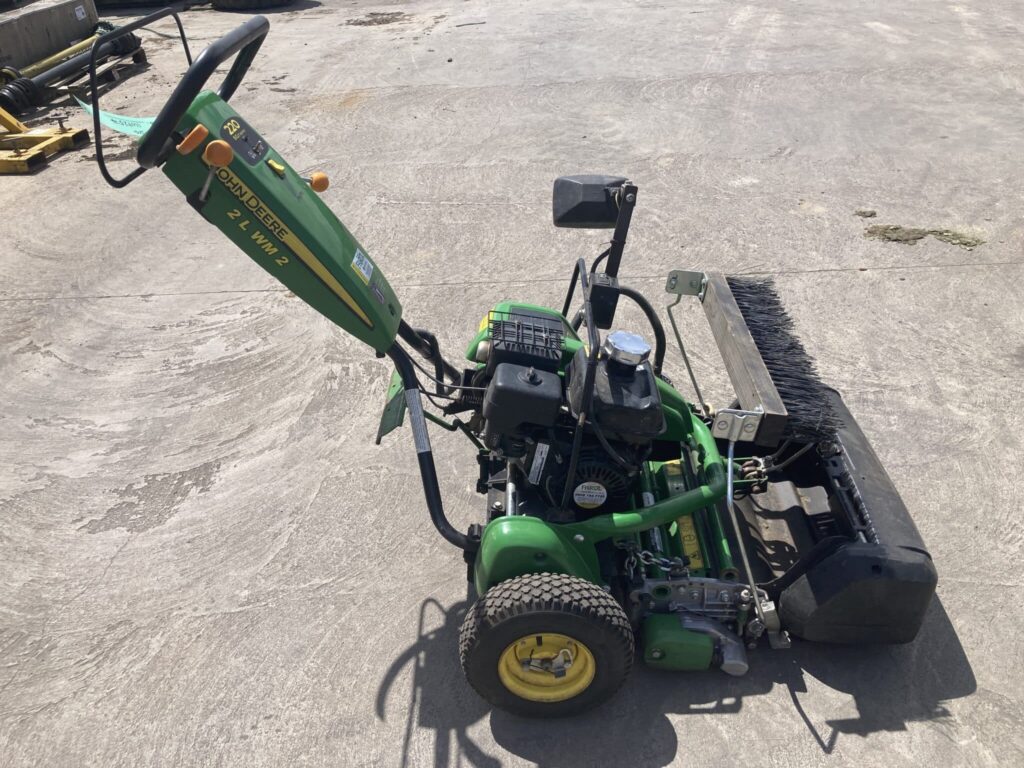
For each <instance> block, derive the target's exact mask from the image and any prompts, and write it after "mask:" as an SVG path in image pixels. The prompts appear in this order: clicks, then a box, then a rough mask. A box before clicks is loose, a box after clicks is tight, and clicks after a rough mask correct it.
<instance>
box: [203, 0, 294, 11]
mask: <svg viewBox="0 0 1024 768" xmlns="http://www.w3.org/2000/svg"><path fill="white" fill-rule="evenodd" d="M294 2H295V0H212V2H211V4H212V5H213V7H214V8H216V9H217V10H218V11H260V10H263V9H264V8H280V7H281V6H284V5H291V4H292V3H294Z"/></svg>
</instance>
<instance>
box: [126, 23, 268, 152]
mask: <svg viewBox="0 0 1024 768" xmlns="http://www.w3.org/2000/svg"><path fill="white" fill-rule="evenodd" d="M269 31H270V22H269V21H267V19H266V18H265V17H263V16H254V17H253V18H251V19H249V20H248V21H247V22H245V23H244V24H242V25H240V26H238V27H235V28H234V29H233V30H231V31H230V32H228V33H227V34H226V35H224V37H222V38H221V39H220V40H217V41H216V42H215V43H212V44H211V45H210V46H209V47H208V48H207V49H206V50H204V51H203V52H202V53H200V54H199V56H197V57H196V60H195V61H193V62H192V66H190V67H189V68H188V71H187V72H186V73H185V76H184V77H183V78H181V82H179V83H178V85H177V87H176V88H175V89H174V92H173V93H172V94H171V97H170V98H169V99H168V100H167V103H166V104H164V106H163V109H161V110H160V113H159V114H158V115H157V116H156V120H154V121H153V126H152V127H151V128H150V129H149V130H148V131H147V132H146V135H145V136H144V137H143V139H142V142H141V143H140V144H139V152H138V155H137V158H138V161H139V165H141V166H142V167H143V168H154V167H156V166H157V165H159V164H160V162H161V161H162V160H163V159H164V157H165V156H166V153H167V151H169V150H168V146H167V145H168V143H169V142H170V140H171V133H172V132H173V131H174V129H175V128H176V127H177V126H178V123H179V122H180V121H181V118H182V117H184V115H185V112H186V111H187V110H188V108H189V107H190V106H191V105H192V101H193V100H194V99H195V97H196V96H198V95H199V92H200V91H201V90H202V89H203V86H204V85H206V81H207V80H209V79H210V76H211V75H212V74H213V73H214V70H216V69H217V67H219V66H220V65H221V64H223V63H224V62H225V61H227V60H228V59H229V58H231V57H232V56H234V55H235V54H236V53H237V54H238V55H237V56H236V57H235V61H234V63H233V64H232V65H231V69H230V70H229V71H228V73H227V75H226V76H225V77H224V81H223V82H222V83H221V84H220V88H219V89H218V91H217V93H218V95H219V96H220V97H221V98H222V99H224V101H227V100H228V99H230V98H231V97H232V96H233V95H234V93H235V91H236V90H237V89H238V86H239V85H240V84H241V82H242V78H243V77H245V73H246V72H247V71H248V70H249V65H250V64H252V60H253V59H254V58H255V57H256V53H257V51H259V49H260V46H261V45H262V44H263V39H264V38H265V37H266V36H267V32H269Z"/></svg>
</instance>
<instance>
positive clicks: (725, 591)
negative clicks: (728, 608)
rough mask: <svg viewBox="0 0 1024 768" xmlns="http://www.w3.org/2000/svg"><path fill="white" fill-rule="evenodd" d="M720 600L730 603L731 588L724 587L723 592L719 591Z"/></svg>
mask: <svg viewBox="0 0 1024 768" xmlns="http://www.w3.org/2000/svg"><path fill="white" fill-rule="evenodd" d="M718 601H719V602H720V603H728V602H729V590H728V589H723V590H722V591H721V592H719V593H718Z"/></svg>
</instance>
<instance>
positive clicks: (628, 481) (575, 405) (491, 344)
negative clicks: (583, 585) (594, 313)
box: [476, 307, 665, 522]
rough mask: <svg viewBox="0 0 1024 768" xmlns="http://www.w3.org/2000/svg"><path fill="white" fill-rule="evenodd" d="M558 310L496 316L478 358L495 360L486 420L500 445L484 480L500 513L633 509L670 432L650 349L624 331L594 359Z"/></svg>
mask: <svg viewBox="0 0 1024 768" xmlns="http://www.w3.org/2000/svg"><path fill="white" fill-rule="evenodd" d="M549 312H550V311H543V310H539V309H536V310H535V309H532V308H531V309H526V308H518V307H517V308H515V311H512V312H508V313H504V314H502V315H499V316H496V317H492V318H491V320H490V323H489V338H488V339H487V340H486V341H483V342H481V345H480V346H481V347H483V350H482V352H478V355H477V359H478V360H479V359H480V358H484V359H483V360H481V362H485V363H486V365H485V367H484V370H483V371H481V372H480V374H478V375H477V377H476V381H477V382H480V383H481V384H482V383H483V382H486V389H485V391H484V394H483V398H482V402H481V403H480V406H479V411H478V416H477V420H476V425H477V426H478V427H479V431H480V434H481V436H482V439H483V443H484V445H485V446H486V447H487V448H488V449H490V451H491V457H490V460H489V461H488V462H487V463H486V466H485V468H484V472H483V473H482V478H481V480H482V482H483V483H486V486H487V490H488V494H489V496H490V499H489V502H490V509H491V516H492V517H493V516H497V515H501V514H509V513H511V514H530V515H536V516H539V517H543V518H545V519H547V520H550V521H552V522H573V521H575V520H582V519H586V518H587V517H591V516H593V515H596V514H605V513H608V512H618V511H622V510H626V509H632V508H634V507H636V506H637V505H638V503H640V496H639V491H640V488H639V480H640V471H641V467H642V465H643V462H644V461H646V460H647V459H648V458H650V457H651V452H652V448H653V446H654V444H655V441H656V440H657V437H658V436H659V435H660V434H661V433H662V432H664V430H665V420H664V415H663V413H662V408H661V398H660V396H659V394H658V387H657V381H656V379H655V376H654V372H653V370H652V368H651V364H650V362H649V361H648V357H649V355H650V351H651V350H650V347H649V346H648V345H647V343H646V342H645V341H644V340H643V339H642V338H641V337H639V336H637V335H636V334H632V333H628V332H625V331H615V332H613V333H610V334H609V335H608V336H607V338H606V339H605V341H604V343H603V344H602V346H601V349H600V351H599V353H598V355H597V356H596V359H594V360H591V359H590V358H589V355H588V350H587V349H586V347H584V346H582V345H581V344H578V343H576V344H573V343H571V342H572V341H573V340H574V339H575V334H574V333H572V331H571V329H569V328H567V326H565V324H564V321H563V320H562V318H561V316H560V315H557V314H555V313H549ZM566 334H571V336H570V337H569V338H570V343H568V344H567V343H566ZM574 457H575V460H574ZM570 473H571V475H572V477H571V479H570ZM481 490H482V489H481ZM510 491H511V493H510ZM509 504H514V505H516V507H517V509H515V510H509V509H508V505H509Z"/></svg>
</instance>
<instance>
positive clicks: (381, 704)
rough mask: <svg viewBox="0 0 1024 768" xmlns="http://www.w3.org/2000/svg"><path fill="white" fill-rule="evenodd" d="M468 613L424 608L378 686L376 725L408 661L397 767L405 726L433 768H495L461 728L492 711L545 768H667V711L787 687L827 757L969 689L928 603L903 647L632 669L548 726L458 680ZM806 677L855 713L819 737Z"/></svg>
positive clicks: (712, 705)
mask: <svg viewBox="0 0 1024 768" xmlns="http://www.w3.org/2000/svg"><path fill="white" fill-rule="evenodd" d="M429 608H434V609H436V610H437V611H439V612H440V613H441V614H443V616H444V621H443V624H442V625H441V626H440V627H439V628H437V629H435V630H433V631H423V620H424V616H425V613H426V611H427V610H428V609H429ZM466 608H467V603H466V602H460V603H458V604H456V605H454V606H452V607H451V608H449V609H448V610H447V611H444V610H443V609H442V608H441V606H440V605H439V604H438V603H437V602H436V601H433V600H429V601H425V602H424V604H423V606H422V609H421V620H420V629H421V631H420V633H419V635H418V638H417V640H416V642H414V643H413V644H412V645H411V646H409V648H407V649H406V650H405V651H404V652H403V653H402V655H401V656H399V657H398V658H397V659H395V661H394V662H393V663H392V665H391V668H390V669H389V670H388V672H387V673H386V675H385V677H384V679H383V681H382V682H381V684H380V688H379V690H378V695H377V716H378V717H379V718H380V719H382V720H384V719H385V704H386V700H387V697H388V693H389V691H390V689H391V687H392V684H393V682H394V680H395V678H396V677H397V676H398V675H399V674H400V673H401V672H402V671H403V670H404V669H405V668H406V666H407V665H412V667H413V689H412V693H411V700H410V702H409V706H408V710H407V722H406V730H405V737H404V744H403V751H402V755H403V761H402V765H408V764H409V747H410V744H411V741H412V737H413V733H414V731H415V730H416V729H430V730H433V731H434V750H433V753H434V762H433V765H434V766H435V768H440V767H441V766H448V765H451V764H453V763H468V764H469V765H473V766H487V767H488V768H490V767H491V766H495V767H496V766H500V765H501V761H500V759H499V758H498V757H495V756H491V755H488V754H487V753H486V752H485V751H484V750H483V749H482V748H481V747H480V746H479V745H478V744H476V743H475V742H474V741H473V739H472V738H471V737H470V736H469V735H468V729H469V727H470V726H471V725H473V724H474V723H476V722H477V721H479V720H481V719H482V718H483V717H484V716H485V715H486V714H487V713H488V712H490V713H491V717H490V727H491V732H492V735H493V737H494V740H495V741H496V742H497V743H498V744H499V745H500V746H501V747H502V748H504V749H505V750H507V751H509V752H511V753H513V754H515V755H518V756H519V757H521V758H523V759H525V760H529V761H532V762H534V763H536V764H537V765H539V766H542V768H543V767H551V768H554V767H555V766H558V767H559V768H563V767H569V768H573V767H575V766H580V767H581V768H582V767H583V766H593V765H620V764H621V765H625V764H629V765H633V766H636V767H637V768H648V767H649V768H656V767H660V766H664V765H668V764H669V763H671V762H672V761H673V760H674V759H675V757H676V753H677V750H678V747H679V737H678V735H677V733H676V728H675V727H674V726H673V724H672V722H671V721H670V720H669V718H668V717H667V715H669V714H700V715H729V714H737V713H739V712H741V711H742V709H743V703H744V699H745V698H747V697H751V696H759V695H763V694H766V693H769V692H770V691H771V690H772V689H773V688H774V687H775V686H777V685H778V686H784V687H785V688H786V690H787V692H788V695H789V697H790V699H791V701H792V703H793V713H794V717H798V718H800V720H801V721H802V722H803V724H804V726H805V727H806V729H807V738H809V739H813V740H814V741H815V742H816V743H817V744H818V746H819V747H820V749H821V750H822V752H823V753H825V754H830V753H832V752H833V751H834V749H835V748H836V745H837V743H838V741H839V738H840V736H844V735H845V736H861V737H866V736H868V735H870V734H872V733H877V732H882V731H902V730H906V728H907V724H908V723H911V722H918V721H924V720H932V719H935V718H941V717H944V716H946V715H948V710H947V709H946V702H948V701H950V700H952V699H957V698H961V697H963V696H968V695H970V694H971V693H973V692H974V691H975V689H976V687H977V686H976V682H975V679H974V673H973V671H972V670H971V665H970V662H969V661H968V659H967V657H966V655H965V654H964V650H963V648H962V646H961V645H960V641H959V639H958V638H957V636H956V632H955V630H954V629H953V625H952V624H951V623H950V621H949V617H948V615H947V614H946V611H945V609H944V608H943V607H942V604H941V602H940V601H939V599H938V598H935V600H934V601H933V602H932V605H931V608H930V609H929V611H928V614H927V616H926V618H925V623H924V626H923V627H922V629H921V634H920V636H919V637H918V639H917V640H916V641H915V642H914V643H912V644H910V645H906V646H877V647H867V646H865V647H853V646H851V647H848V646H826V645H814V644H811V643H801V642H799V641H794V643H793V648H792V649H790V650H789V651H778V652H773V651H770V650H767V649H763V650H759V651H756V652H754V653H752V654H751V659H750V661H751V670H750V672H749V673H748V674H747V675H746V676H745V677H740V678H735V677H729V676H727V675H724V674H722V673H721V672H718V671H708V672H702V673H681V674H671V673H668V674H666V673H658V672H657V671H655V670H651V669H648V668H646V667H644V666H643V665H642V664H638V665H637V666H636V667H634V670H633V673H632V675H631V676H630V679H629V680H628V681H627V683H626V685H625V686H624V687H623V689H622V690H621V691H620V692H619V693H618V694H617V695H616V697H615V698H613V699H612V700H611V701H610V702H608V703H607V704H606V705H604V706H603V707H600V708H599V709H597V710H594V711H593V712H591V713H587V714H585V715H581V716H579V717H576V718H570V719H564V720H557V721H547V722H545V721H534V720H524V719H522V718H518V717H514V716H512V715H509V714H507V713H505V712H500V711H497V710H495V711H491V709H490V707H489V706H488V705H487V704H486V703H485V702H483V701H482V700H481V699H479V698H478V697H477V696H476V695H475V694H474V693H473V691H472V690H470V689H469V687H468V686H467V685H466V684H465V682H464V680H463V677H462V672H461V670H460V669H459V661H458V653H457V648H458V631H459V625H460V624H461V622H462V618H463V616H464V615H465V611H466ZM805 675H810V676H811V677H813V678H814V679H816V680H817V681H819V682H820V683H822V684H824V685H827V686H828V687H830V688H832V689H833V690H836V691H839V692H841V693H844V694H847V695H848V696H849V697H850V698H851V699H852V700H853V703H854V705H855V706H856V709H857V716H856V717H852V718H844V719H836V720H826V721H825V722H826V724H827V726H828V729H827V730H826V731H824V732H822V731H819V729H818V728H816V727H815V725H814V721H817V722H821V719H822V718H821V714H822V713H820V712H818V713H816V714H817V715H818V716H816V717H814V718H813V720H812V718H811V717H810V716H808V714H807V712H806V711H805V709H804V704H803V702H802V701H801V698H800V695H799V694H801V693H805V692H807V685H806V678H805ZM845 709H846V708H844V711H845ZM638 724H640V725H641V726H642V727H638ZM453 746H454V747H455V750H454V751H453V750H452V747H453Z"/></svg>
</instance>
